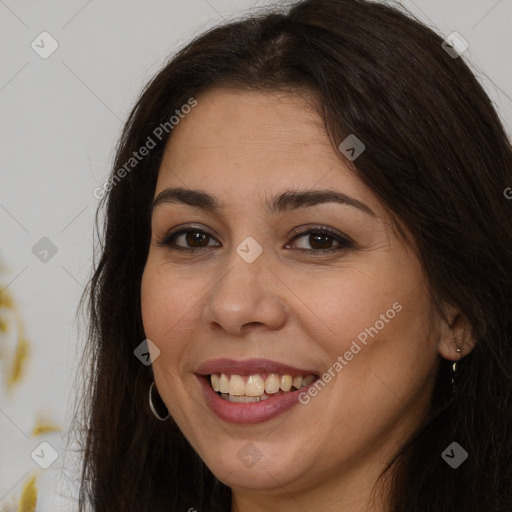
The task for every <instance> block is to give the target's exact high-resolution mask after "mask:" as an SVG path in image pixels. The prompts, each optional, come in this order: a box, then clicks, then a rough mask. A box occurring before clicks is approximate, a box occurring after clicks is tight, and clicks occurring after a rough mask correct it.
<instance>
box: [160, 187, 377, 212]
mask: <svg viewBox="0 0 512 512" xmlns="http://www.w3.org/2000/svg"><path fill="white" fill-rule="evenodd" d="M165 203H176V204H186V205H188V206H193V207H195V208H201V209H203V210H207V211H211V212H215V211H218V210H220V209H221V208H222V205H221V203H220V201H219V200H218V199H217V198H215V197H214V196H212V195H210V194H208V193H206V192H204V191H202V190H193V189H188V188H181V187H178V188H166V189H165V190H162V192H160V193H159V194H158V196H157V197H156V198H155V199H154V200H153V203H152V205H151V213H153V211H154V210H155V208H156V207H158V206H160V205H162V204H165ZM322 203H338V204H343V205H347V206H352V207H354V208H357V209H359V210H361V211H363V212H364V213H366V214H368V215H371V216H372V217H376V214H375V212H374V211H373V210H372V209H371V208H370V207H369V206H367V205H366V204H365V203H363V202H361V201H359V200H358V199H355V198H353V197H350V196H348V195H346V194H343V193H342V192H337V191H335V190H328V189H327V190H305V191H302V190H286V191H284V192H282V193H281V194H279V195H278V196H276V197H275V198H274V199H273V200H272V201H271V202H269V203H267V205H266V206H267V209H268V210H269V211H270V212H271V213H280V212H285V211H290V210H296V209H299V208H306V207H308V206H315V205H317V204H322Z"/></svg>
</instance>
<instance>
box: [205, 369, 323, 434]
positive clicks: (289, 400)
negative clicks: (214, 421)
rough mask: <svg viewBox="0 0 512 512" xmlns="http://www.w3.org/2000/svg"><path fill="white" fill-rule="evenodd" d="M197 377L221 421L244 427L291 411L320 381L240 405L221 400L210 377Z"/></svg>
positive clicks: (207, 399) (207, 400)
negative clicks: (304, 394)
mask: <svg viewBox="0 0 512 512" xmlns="http://www.w3.org/2000/svg"><path fill="white" fill-rule="evenodd" d="M196 377H198V380H199V382H200V383H201V386H202V388H203V392H204V398H205V400H206V403H207V404H208V407H209V408H210V409H211V410H212V411H213V412H214V413H215V414H216V415H217V416H218V417H219V418H220V419H221V420H224V421H227V422H229V423H239V424H243V425H247V424H252V423H263V422H265V421H268V420H271V419H272V418H275V417H276V416H279V415H280V414H282V413H283V412H285V411H287V410H288V409H291V408H292V407H293V406H294V405H296V404H298V403H300V402H299V395H300V394H301V393H303V392H305V391H306V392H307V390H308V388H309V387H311V386H313V385H314V384H315V383H316V381H317V380H318V379H315V380H314V381H313V382H311V384H309V385H307V386H304V387H303V388H301V389H297V390H296V391H289V392H287V393H285V394H282V395H279V396H275V397H271V398H268V399H266V400H262V401H260V402H248V403H238V402H229V401H228V400H224V398H221V397H220V396H219V395H218V394H217V393H216V392H215V391H214V390H213V388H212V387H211V385H210V382H209V376H204V375H196Z"/></svg>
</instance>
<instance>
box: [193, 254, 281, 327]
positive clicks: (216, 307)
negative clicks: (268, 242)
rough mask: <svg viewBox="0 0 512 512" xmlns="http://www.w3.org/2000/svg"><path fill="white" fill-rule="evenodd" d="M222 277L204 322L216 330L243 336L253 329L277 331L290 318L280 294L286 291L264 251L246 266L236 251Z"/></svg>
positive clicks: (210, 295) (211, 296)
mask: <svg viewBox="0 0 512 512" xmlns="http://www.w3.org/2000/svg"><path fill="white" fill-rule="evenodd" d="M227 263H228V264H227V266H226V271H225V272H224V275H223V277H222V278H220V279H219V281H218V282H217V284H216V285H215V286H214V287H213V289H212V290H211V291H210V294H209V297H208V300H207V301H206V303H205V307H204V310H203V320H204V321H206V323H208V324H209V325H210V326H211V327H212V328H213V329H223V330H224V331H225V332H227V333H229V334H231V335H234V336H240V335H243V334H244V333H245V332H248V331H249V330H251V329H253V328H264V327H266V328H267V329H270V330H276V329H279V328H280V327H282V326H283V324H284V323H285V322H286V317H287V311H288V308H287V305H286V303H285V301H284V300H283V298H282V296H281V294H280V292H282V291H283V288H285V287H284V286H283V285H282V283H281V281H280V280H279V279H278V278H277V277H276V271H275V270H273V269H271V268H270V267H269V266H268V265H267V261H266V258H265V253H264V252H263V253H262V254H261V255H260V256H259V257H258V258H257V259H256V260H255V261H253V262H252V263H247V262H246V261H244V260H243V259H242V258H241V257H240V256H239V255H238V253H237V252H236V251H235V250H233V252H232V254H230V257H229V260H228V262H227Z"/></svg>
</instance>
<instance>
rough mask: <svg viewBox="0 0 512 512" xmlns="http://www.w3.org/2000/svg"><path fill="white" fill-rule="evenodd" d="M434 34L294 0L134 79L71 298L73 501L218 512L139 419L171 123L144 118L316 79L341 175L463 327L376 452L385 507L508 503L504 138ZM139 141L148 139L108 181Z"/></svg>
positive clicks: (160, 434)
mask: <svg viewBox="0 0 512 512" xmlns="http://www.w3.org/2000/svg"><path fill="white" fill-rule="evenodd" d="M442 41H443V39H442V38H441V37H440V36H439V35H437V34H436V33H434V32H433V31H432V30H430V29H429V28H427V27H425V26H424V25H423V24H421V23H420V22H418V21H416V20H415V19H413V18H412V17H411V16H409V15H408V14H406V13H403V12H401V11H399V10H398V9H397V8H396V7H390V6H388V5H384V4H381V3H376V2H370V1H365V0H304V1H300V2H296V3H294V4H293V5H291V6H290V8H288V9H287V10H286V11H283V10H275V11H270V12H266V13H263V14H261V13H260V14H257V15H256V14H255V15H252V16H250V17H247V18H245V19H243V20H241V21H236V22H230V23H227V24H224V25H223V26H219V27H216V28H213V29H211V30H209V31H208V32H206V33H204V34H203V35H201V36H200V37H198V38H196V39H195V40H194V41H192V42H191V43H190V44H188V45H187V46H186V47H185V48H183V49H182V50H181V51H179V52H178V53H177V54H176V55H175V56H174V57H173V58H172V59H171V60H170V61H169V62H168V63H167V64H166V65H165V66H164V67H163V69H162V70H161V71H160V72H159V73H158V74H157V75H156V76H155V77H154V78H153V79H152V80H151V81H150V83H149V84H148V85H147V86H146V88H145V89H144V91H143V93H142V94H141V96H140V97H139V99H138V101H137V103H136V105H135V107H134V108H133V110H132V112H131V114H130V116H129V118H128V120H127V122H126V125H125V127H124V131H123V133H122V136H121V138H120V141H119V145H118V148H117V156H116V159H115V165H114V168H113V170H112V178H114V175H116V176H117V178H115V179H112V180H111V182H110V183H109V186H108V187H106V188H105V192H106V193H105V196H104V197H103V199H102V200H101V203H100V205H99V208H98V212H97V217H96V222H97V224H96V229H97V231H98V233H99V237H100V247H99V249H100V259H99V261H97V262H95V268H94V274H93V276H92V278H91V280H90V282H89V285H88V287H87V289H86V292H85V293H84V295H83V297H82V301H87V305H88V314H89V320H90V322H89V332H88V343H87V347H86V352H85V353H84V358H85V359H84V360H85V361H86V362H88V363H89V368H90V371H89V374H88V375H87V378H86V389H85V390H84V395H83V396H84V399H83V403H80V410H79V412H78V413H77V416H76V418H75V423H74V425H75V426H76V429H77V432H78V434H79V435H81V436H82V439H83V441H84V448H83V450H84V452H83V456H84V458H83V460H84V463H83V475H82V487H81V494H80V510H81V511H83V510H85V507H86V504H87V503H88V502H89V503H90V504H91V505H92V508H93V510H95V511H97V512H107V511H108V512H113V511H115V512H118V511H123V512H129V511H137V512H141V511H151V512H155V511H160V510H161V511H164V510H165V511H169V510H189V509H190V508H195V509H197V510H198V511H203V510H208V511H209V512H217V511H219V512H221V511H222V512H226V511H229V510H230V504H231V491H230V489H229V488H228V487H227V486H226V485H224V484H223V483H221V482H220V481H218V480H217V479H216V478H215V476H214V475H213V474H212V473H211V472H210V471H209V469H208V468H207V467H206V466H205V464H204V463H203V461H202V460H201V459H200V458H199V457H198V455H197V454H196V453H195V452H194V450H193V449H192V448H191V446H190V445H189V443H188V442H187V441H186V440H185V438H184V437H183V435H182V433H181V432H180V431H179V429H178V428H177V426H176V425H175V423H174V422H173V421H172V419H170V420H169V421H167V422H159V421H157V420H156V419H155V418H154V417H153V416H152V414H151V412H150V409H149V406H148V399H147V397H148V389H149V385H150V383H151V381H152V380H153V379H152V370H151V366H145V365H144V364H141V362H140V361H139V360H138V359H137V358H136V357H135V356H134V349H135V348H136V347H137V346H138V345H139V344H140V343H141V342H142V341H143V340H144V339H145V334H144V330H143V327H142V320H141V309H140V281H141V276H142V272H143V269H144V265H145V261H146V258H147V254H148V249H149V242H150V237H151V225H150V216H149V205H150V204H151V200H152V198H153V194H154V191H155V185H156V178H157V175H158V169H159V165H160V161H161V158H162V152H163V149H164V146H165V143H166V142H167V140H168V138H169V137H170V136H172V129H169V130H168V131H164V133H163V134H161V135H163V136H161V138H158V137H155V136H154V134H155V130H156V129H157V128H158V127H159V126H161V125H162V124H163V123H166V122H167V123H168V122H169V119H170V117H171V116H172V115H173V113H174V112H175V111H176V110H179V109H180V108H181V107H182V106H183V105H184V104H186V103H187V102H188V101H189V100H190V98H196V99H197V100H198V101H200V95H201V93H202V92H203V91H205V90H207V89H209V88H212V87H224V86H230V87H235V88H238V89H247V90H278V89H281V90H291V91H299V90H303V89H308V90H309V91H312V92H314V93H315V94H316V95H317V97H318V98H319V100H320V102H319V105H320V108H319V114H320V115H321V116H322V118H323V119H324V124H325V128H326V130H327V133H328V134H329V137H330V139H331V140H332V143H333V146H334V147H337V145H338V144H339V143H340V142H341V141H342V140H344V139H345V137H346V136H347V135H348V134H352V133H353V134H357V137H358V138H359V139H361V140H362V141H364V144H365V146H366V150H365V151H364V152H363V153H362V154H361V156H359V158H358V159H357V161H355V162H354V170H355V172H356V173H357V175H358V176H359V177H360V179H361V180H362V181H363V182H364V183H365V184H366V185H367V186H368V187H369V188H370V189H371V190H372V191H373V192H374V193H375V194H377V196H378V197H379V198H380V200H381V201H382V203H383V204H384V205H385V206H386V207H387V208H388V209H389V211H390V212H391V214H392V215H393V216H394V218H395V219H397V220H399V221H400V222H401V223H403V225H405V226H406V227H407V228H408V230H409V231H410V232H411V233H412V236H413V238H414V242H415V244H416V246H417V248H418V257H419V258H420V261H421V262H422V265H423V267H424V269H425V273H426V275H427V276H428V281H429V287H430V290H431V293H432V297H433V300H434V301H435V302H436V303H438V304H440V303H441V301H446V302H447V303H449V304H453V305H455V306H456V307H457V308H459V309H460V310H461V312H462V313H463V314H464V315H465V316H466V317H467V318H468V320H469V322H470V324H471V329H472V334H473V337H474V339H475V340H476V341H477V343H476V346H475V347H474V349H473V350H472V351H471V353H470V354H469V355H467V356H466V357H464V358H463V359H462V360H461V363H460V368H459V377H458V385H457V388H456V392H455V393H453V392H452V390H451V386H450V382H449V380H450V362H449V361H446V360H444V359H442V358H441V357H440V358H439V359H440V361H439V371H438V378H437V379H438V380H437V382H436V387H435V390H434V395H433V400H432V413H431V415H430V418H429V419H428V421H427V422H426V424H425V425H424V426H423V427H422V428H421V429H420V430H419V431H418V432H416V433H415V434H414V436H412V437H411V439H409V440H407V443H406V444H404V447H403V449H402V450H401V452H400V453H399V454H397V456H396V457H395V459H394V460H393V461H390V465H389V466H388V471H387V474H388V475H392V477H393V478H392V482H393V486H392V490H391V493H390V495H389V503H390V504H391V507H392V510H393V512H413V511H417V512H442V511H450V512H457V511H461V512H462V511H464V512H481V511H483V510H485V511H505V510H507V511H509V512H510V510H512V493H511V482H512V464H511V460H512V442H511V437H512V436H511V435H510V428H511V426H512V321H511V317H512V314H511V312H512V300H511V297H512V244H511V242H512V240H511V233H512V201H510V200H508V199H507V198H506V195H505V194H504V190H505V189H507V187H511V186H512V149H511V145H510V142H509V140H508V139H507V136H506V133H505V131H504V128H503V126H502V124H501V122H500V120H499V117H498V115H497V113H496V112H495V110H494V108H493V105H492V103H491V101H490V100H489V98H488V96H487V95H486V94H485V92H484V90H483V89H482V87H481V85H480V84H479V83H478V82H477V80H476V79H475V77H474V75H473V73H472V72H471V70H470V69H469V67H468V65H467V64H466V63H465V61H464V58H463V57H458V58H452V56H451V55H449V54H448V53H447V51H445V49H444V48H443V47H442ZM160 131H161V130H160ZM157 133H160V132H158V131H157ZM148 137H151V138H152V139H153V140H154V142H155V147H153V148H152V149H151V150H150V151H149V154H148V155H147V156H145V157H144V158H142V159H141V160H140V161H138V162H137V164H136V166H134V167H133V169H132V168H130V169H129V170H128V171H127V172H125V173H122V174H123V176H122V177H121V178H119V172H118V171H119V169H121V168H123V166H126V164H127V162H129V160H130V158H132V156H133V152H134V151H138V150H139V149H140V148H141V147H142V146H144V145H146V144H147V142H148ZM340 158H342V157H341V156H340ZM125 170H126V167H125ZM116 173H117V174H116ZM102 212H103V213H104V218H103V219H102V220H101V221H100V220H99V214H100V213H102ZM100 222H101V229H99V228H98V223H100ZM100 231H101V233H100ZM404 236H405V235H404ZM454 441H456V442H458V443H459V444H460V445H461V446H462V447H463V448H464V449H465V450H466V451H467V452H468V454H469V457H468V459H467V460H466V461H465V462H464V463H463V464H462V465H461V466H460V467H459V468H457V469H452V468H451V467H450V466H449V465H448V464H447V463H446V462H445V461H444V460H443V459H442V457H441V454H442V452H443V451H444V450H445V448H446V447H447V446H449V445H450V444H451V443H452V442H454ZM391 470H392V471H391Z"/></svg>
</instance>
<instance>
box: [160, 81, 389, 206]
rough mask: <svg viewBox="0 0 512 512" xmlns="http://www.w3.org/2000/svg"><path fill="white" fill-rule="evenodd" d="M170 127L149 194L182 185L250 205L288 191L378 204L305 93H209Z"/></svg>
mask: <svg viewBox="0 0 512 512" xmlns="http://www.w3.org/2000/svg"><path fill="white" fill-rule="evenodd" d="M196 99H197V106H196V107H195V108H194V109H192V111H191V112H190V113H189V114H187V115H186V116H184V118H183V119H181V120H180V122H179V123H178V124H177V125H176V126H175V127H174V129H173V131H172V133H171V137H170V138H169V141H168V143H167V146H166V149H165V152H164V156H163V159H162V163H161V168H160V172H159V176H158V182H157V188H156V191H155V195H157V194H158V193H159V192H161V191H162V190H163V189H164V188H167V187H171V186H174V187H175V186H181V187H190V188H202V189H205V190H209V191H210V192H211V193H212V194H214V195H216V196H218V197H223V196H226V197H232V198H236V199H237V200H238V202H239V204H243V202H244V201H251V202H254V199H255V195H257V196H258V197H265V196H268V195H269V193H270V192H269V191H272V195H273V193H274V192H278V191H280V190H284V189H290V187H294V188H297V189H300V190H307V189H312V188H319V187H321V188H323V189H326V188H330V189H333V190H338V191H340V192H343V193H346V194H350V195H354V196H359V197H360V198H361V199H363V198H364V200H365V201H367V202H371V203H372V204H373V205H374V208H375V209H377V210H378V208H379V202H378V200H377V199H376V198H375V197H374V196H373V194H372V193H371V191H370V190H369V189H368V188H367V187H366V186H365V185H364V184H363V183H362V181H361V180H360V179H359V178H358V177H357V176H356V175H355V174H354V173H353V172H352V171H351V170H350V169H349V167H348V166H347V164H346V163H344V161H343V158H341V157H340V155H339V153H338V152H337V151H336V149H335V148H333V146H332V145H331V143H330V140H329V137H328V135H327V133H326V131H325V128H324V126H323V120H322V118H321V117H320V115H319V114H318V113H317V112H316V110H315V108H314V106H313V105H312V103H311V100H313V101H314V99H313V98H312V97H308V96H307V95H306V94H305V93H299V92H297V93H293V92H281V91H280V92H277V91H265V92H260V91H258V92H255V91H240V90H235V89H212V90H209V91H207V92H205V93H203V94H202V95H200V96H199V97H198V98H196Z"/></svg>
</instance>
